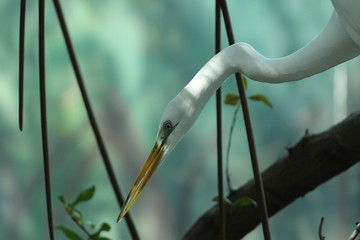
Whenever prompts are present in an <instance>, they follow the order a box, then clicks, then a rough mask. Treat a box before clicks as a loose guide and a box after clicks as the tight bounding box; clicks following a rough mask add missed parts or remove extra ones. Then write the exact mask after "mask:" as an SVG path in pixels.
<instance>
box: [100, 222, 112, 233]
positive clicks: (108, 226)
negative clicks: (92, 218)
mask: <svg viewBox="0 0 360 240" xmlns="http://www.w3.org/2000/svg"><path fill="white" fill-rule="evenodd" d="M110 229H111V227H110V225H109V224H108V223H103V224H102V225H101V227H100V230H99V231H106V232H108V231H110Z"/></svg>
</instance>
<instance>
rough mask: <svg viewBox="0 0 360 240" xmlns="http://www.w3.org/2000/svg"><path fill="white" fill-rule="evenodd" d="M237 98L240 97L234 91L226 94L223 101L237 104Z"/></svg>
mask: <svg viewBox="0 0 360 240" xmlns="http://www.w3.org/2000/svg"><path fill="white" fill-rule="evenodd" d="M239 100H240V98H239V96H238V95H236V94H234V93H229V94H227V95H226V97H225V101H224V103H225V104H226V105H230V106H235V105H236V104H238V102H239Z"/></svg>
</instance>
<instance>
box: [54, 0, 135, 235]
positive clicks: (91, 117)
mask: <svg viewBox="0 0 360 240" xmlns="http://www.w3.org/2000/svg"><path fill="white" fill-rule="evenodd" d="M53 2H54V6H55V10H56V14H57V16H58V18H59V22H60V26H61V30H62V33H63V36H64V40H65V43H66V47H67V51H68V54H69V57H70V60H71V64H72V66H73V68H74V72H75V76H76V80H77V83H78V85H79V89H80V92H81V96H82V99H83V102H84V104H85V109H86V112H87V114H88V118H89V121H90V125H91V128H92V130H93V132H94V135H95V139H96V142H97V145H98V148H99V151H100V154H101V156H102V160H103V163H104V165H105V169H106V172H107V174H108V177H109V179H110V182H111V186H112V188H113V190H114V192H115V195H116V199H117V201H118V204H119V206H120V207H121V206H122V205H123V204H124V198H123V196H122V194H121V190H120V186H119V184H118V182H117V180H116V176H115V173H114V170H113V168H112V165H111V161H110V158H109V155H108V153H107V150H106V147H105V144H104V141H103V140H102V137H101V134H100V131H99V128H98V124H97V122H96V118H95V115H94V113H93V110H92V107H91V104H90V100H89V97H88V94H87V91H86V88H85V85H84V81H83V77H82V74H81V71H80V68H79V64H78V61H77V58H76V55H75V51H74V48H73V45H72V42H71V38H70V35H69V32H68V29H67V26H66V22H65V18H64V15H63V12H62V8H61V5H60V2H59V1H58V0H53ZM125 219H126V223H127V225H128V228H129V231H130V234H131V236H132V239H140V237H139V235H138V233H137V230H136V227H135V224H134V222H133V220H132V218H131V215H130V214H129V213H128V214H126V216H125Z"/></svg>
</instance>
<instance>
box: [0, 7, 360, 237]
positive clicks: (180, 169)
mask: <svg viewBox="0 0 360 240" xmlns="http://www.w3.org/2000/svg"><path fill="white" fill-rule="evenodd" d="M62 3H63V10H64V12H65V16H66V20H67V23H68V25H69V28H70V33H71V36H72V39H73V42H74V46H75V49H76V53H77V55H78V59H79V62H80V67H81V70H82V73H83V75H84V78H85V82H86V85H87V89H88V91H89V95H90V97H91V102H92V104H93V107H94V111H95V115H96V116H97V119H98V123H99V125H100V129H101V132H102V135H103V137H104V140H105V143H106V145H107V149H108V151H109V153H110V156H111V160H112V163H113V166H114V169H115V171H116V174H117V177H118V180H119V181H120V184H121V187H122V191H123V193H124V194H126V193H127V191H128V190H129V188H130V185H131V184H132V182H133V180H134V178H135V177H136V174H137V172H138V171H139V169H140V167H141V165H142V163H143V162H144V160H145V158H146V155H147V154H148V152H149V151H150V149H151V147H152V146H153V141H154V140H155V134H156V131H157V128H158V121H159V118H160V114H161V112H162V110H163V109H164V107H165V105H166V104H167V102H168V101H169V100H170V99H171V98H173V97H174V96H175V95H176V94H177V93H178V92H179V91H180V89H181V88H182V87H183V86H184V85H185V84H186V83H187V82H188V81H190V80H191V78H192V77H193V76H194V75H195V73H196V72H197V71H198V70H199V69H200V68H201V66H202V65H203V64H204V63H205V62H206V61H208V60H209V58H210V57H211V56H212V55H213V54H214V12H215V10H214V2H212V1H204V0H201V1H190V0H182V1H177V0H163V1H159V0H146V1H145V0H134V1H115V0H109V1H95V0H89V1H62ZM228 4H229V9H230V14H231V17H232V22H233V27H234V32H235V35H236V39H237V41H244V42H248V43H250V44H251V45H253V46H254V47H255V48H256V49H257V50H258V51H259V52H261V53H262V54H264V55H265V56H268V57H280V56H284V55H287V54H289V53H291V52H293V51H295V50H297V49H299V48H300V47H302V46H303V45H304V44H306V43H307V42H308V41H310V40H311V39H312V38H313V37H315V35H316V34H317V33H318V32H319V31H320V30H321V28H322V27H323V26H324V25H325V24H326V22H327V19H328V18H329V17H330V15H331V13H332V6H331V2H330V1H312V0H301V1H299V0H272V1H269V0H260V1H243V0H241V1H233V0H232V1H228ZM19 5H20V3H19V1H11V0H2V1H1V2H0V113H1V114H0V213H1V214H0V239H13V240H27V239H47V236H48V232H47V217H46V208H45V194H44V180H43V179H44V176H43V166H42V152H41V143H40V128H39V126H40V125H39V124H40V121H39V115H40V114H39V91H38V64H37V60H38V57H37V30H38V27H37V20H38V18H37V1H28V5H27V17H26V41H25V46H26V52H25V121H24V131H23V132H19V131H18V127H17V104H18V100H17V96H18V92H17V91H18V90H17V87H18V84H17V78H18V28H19V26H18V25H19ZM46 5H47V6H46V61H47V62H46V67H47V69H46V77H47V79H46V81H47V100H48V125H49V144H50V146H49V147H50V155H51V179H52V184H51V186H52V190H53V192H52V198H53V211H54V225H55V226H58V225H66V226H73V225H72V224H74V223H72V222H71V220H70V219H69V218H68V217H67V216H66V213H64V211H63V207H62V204H61V203H59V201H57V196H58V195H65V196H73V195H75V194H76V193H78V192H79V191H80V190H81V189H84V188H86V187H87V186H89V185H91V184H94V185H96V186H97V197H96V199H93V201H92V204H91V205H92V206H91V207H90V206H89V207H86V206H84V208H85V209H83V212H84V213H86V215H87V216H88V217H89V219H93V220H94V224H97V225H99V224H100V223H101V222H102V221H106V222H109V223H112V224H111V228H112V231H111V233H109V235H108V236H109V238H112V239H129V238H130V237H129V233H128V231H127V229H126V224H124V223H120V224H115V220H116V217H117V214H118V211H119V206H118V205H117V202H116V199H115V197H114V194H113V192H112V188H111V186H110V183H109V180H108V177H107V175H106V172H105V169H104V167H103V165H102V162H101V158H100V155H99V153H98V150H97V147H96V143H95V140H94V137H93V134H92V132H91V129H90V126H89V123H88V120H87V116H86V112H85V110H84V107H83V103H82V101H81V97H80V95H79V90H78V88H77V85H76V82H75V78H74V73H73V71H72V68H71V65H70V63H69V58H68V56H67V53H66V49H65V45H64V41H63V38H62V35H61V31H60V28H59V25H58V21H57V17H56V14H55V12H54V8H53V6H52V2H51V1H46ZM223 36H224V37H223V43H224V44H223V46H225V45H226V44H225V43H226V42H227V40H226V38H225V34H224V35H223ZM341 69H342V70H346V72H347V74H348V84H349V86H348V98H347V108H348V112H352V111H356V110H358V109H359V108H358V106H359V102H360V99H359V97H358V96H359V90H360V81H358V79H359V76H360V72H359V69H360V68H359V59H355V60H353V61H351V62H350V63H347V64H345V65H343V66H341ZM335 71H336V70H335ZM333 77H334V70H330V71H327V72H325V73H322V74H319V75H317V76H314V77H311V78H309V79H306V80H303V81H299V82H295V83H288V84H278V85H271V84H264V83H257V82H253V81H249V82H248V84H249V88H251V89H255V90H256V91H255V90H254V92H259V93H262V94H264V95H265V96H267V97H269V99H271V101H272V103H273V105H274V106H275V107H274V108H273V109H270V108H268V107H265V106H262V105H261V104H251V106H250V107H251V114H252V119H253V124H254V130H255V136H256V143H257V149H258V151H259V153H258V155H259V159H260V160H261V162H260V165H261V168H262V169H264V168H266V167H268V166H269V165H271V164H272V163H273V162H274V161H276V159H278V158H279V157H280V156H281V155H284V154H286V151H285V147H286V146H291V145H293V144H295V143H296V141H297V140H298V139H300V138H301V137H302V135H303V134H304V132H305V129H309V130H310V132H319V131H323V130H325V129H327V128H328V127H330V126H331V125H332V124H333V123H334V121H333V119H334V117H333V116H334V115H336V114H337V111H338V109H336V108H334V107H333V106H334V104H333V102H334V97H333V80H332V79H333ZM234 89H235V83H234V81H233V78H230V79H229V80H228V81H227V82H226V83H225V84H224V92H225V93H226V92H235V91H234ZM214 109H215V107H214V101H213V100H211V101H210V102H209V104H208V106H207V107H206V108H205V110H204V111H203V113H202V114H201V115H200V117H199V119H198V121H197V123H196V124H195V125H194V127H193V128H192V129H191V130H190V131H189V133H188V134H187V136H186V137H185V138H184V139H183V140H182V142H181V143H180V144H179V145H178V146H177V148H176V149H175V150H174V151H173V153H172V154H171V155H170V156H169V158H168V159H167V161H165V163H164V164H163V166H162V167H161V168H160V169H159V170H158V171H157V173H156V176H155V177H154V178H153V179H152V181H151V182H150V183H149V185H148V186H147V188H146V189H145V190H144V193H143V194H142V196H141V197H140V198H139V200H138V201H137V203H136V204H135V205H134V207H133V209H132V215H133V218H134V220H135V223H136V226H137V227H138V229H139V232H140V236H142V237H143V238H144V239H149V240H151V239H179V238H180V236H181V235H182V234H183V233H184V232H185V231H186V230H187V229H188V228H189V227H190V226H191V224H192V223H193V222H194V221H195V220H196V219H197V218H198V217H199V216H200V214H201V213H203V212H204V211H205V210H206V209H208V208H209V207H210V206H212V205H213V204H214V203H213V202H212V201H211V199H212V197H213V196H216V195H217V193H216V191H217V190H216V189H217V187H216V159H215V158H216V152H215V151H216V148H215V146H216V145H215V144H216V143H215V142H216V139H215V135H216V133H215V111H214ZM232 114H233V108H231V107H224V117H223V118H224V123H223V125H224V129H225V131H224V139H227V135H226V134H227V133H228V131H227V129H229V127H230V125H231V120H232ZM237 124H238V125H237V127H236V131H235V132H234V136H233V141H232V146H233V147H232V151H231V156H230V159H231V173H232V180H233V182H234V184H235V185H241V184H243V183H245V182H247V181H248V179H250V178H251V177H252V174H251V172H252V171H251V166H250V161H249V156H248V150H247V143H246V138H245V134H244V127H243V124H242V119H241V118H239V121H237ZM209 129H210V130H211V129H214V131H209ZM359 171H360V169H359V166H356V167H354V168H353V169H351V170H350V171H348V172H347V173H345V174H343V175H341V176H339V177H336V178H335V179H333V180H331V181H329V182H328V183H325V184H324V185H323V186H321V187H319V188H317V189H316V190H315V191H314V192H312V193H310V194H308V195H306V196H304V198H302V199H299V200H298V201H296V202H295V203H293V204H292V205H291V206H289V207H288V208H287V209H285V210H284V211H282V212H280V213H278V214H277V215H276V216H275V217H273V218H272V219H271V221H270V224H271V229H272V233H273V237H274V239H288V238H291V239H295V240H296V239H315V238H316V234H317V227H318V224H319V221H320V217H321V216H325V218H326V224H325V226H324V229H323V233H324V235H326V236H332V237H331V238H333V239H340V238H344V236H348V235H349V233H350V232H351V231H352V228H353V223H354V222H355V220H357V219H358V217H359V216H358V213H359V205H358V203H359V196H360V194H359V186H358V183H359V182H360V179H359V178H360V174H359ZM94 206H95V207H94ZM96 221H98V222H96ZM284 223H287V225H285V226H284ZM239 224H241V223H239ZM259 238H261V229H257V230H255V231H254V233H251V234H250V235H249V236H247V237H246V238H245V239H259ZM56 239H65V238H64V237H63V235H62V234H61V232H59V231H56Z"/></svg>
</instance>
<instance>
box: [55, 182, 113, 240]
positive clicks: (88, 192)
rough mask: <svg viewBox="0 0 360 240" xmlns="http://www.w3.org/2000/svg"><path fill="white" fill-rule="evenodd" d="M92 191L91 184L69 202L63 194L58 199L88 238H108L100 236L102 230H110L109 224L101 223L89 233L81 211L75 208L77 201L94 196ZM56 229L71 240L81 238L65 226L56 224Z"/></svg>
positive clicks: (107, 239) (95, 239) (83, 200)
mask: <svg viewBox="0 0 360 240" xmlns="http://www.w3.org/2000/svg"><path fill="white" fill-rule="evenodd" d="M94 193H95V186H92V187H90V188H88V189H85V190H83V191H81V192H80V193H79V194H78V196H77V197H76V199H75V200H74V201H73V202H71V203H70V202H68V201H66V200H65V198H64V196H59V200H60V202H62V204H63V205H64V208H65V210H66V212H67V214H68V215H69V216H70V217H71V219H72V220H73V221H74V222H75V224H76V225H77V226H78V227H79V228H80V229H81V230H82V231H83V232H84V233H85V235H86V236H87V239H88V240H110V239H109V238H106V237H101V236H100V234H101V232H102V231H110V225H109V224H107V223H102V225H101V226H100V228H99V229H98V230H97V231H95V232H94V233H91V232H90V231H89V230H87V229H86V227H85V224H84V221H83V217H82V213H81V211H80V210H78V209H77V208H76V206H77V205H78V204H79V203H82V202H86V201H89V200H90V199H91V198H92V197H93V196H94ZM91 228H92V229H94V228H95V225H93V224H92V225H91ZM57 229H58V230H60V231H62V232H63V233H64V235H65V236H66V237H68V238H69V239H71V240H82V238H81V237H80V236H79V235H78V234H77V233H76V232H74V231H72V230H71V229H69V228H67V227H65V226H58V227H57Z"/></svg>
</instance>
